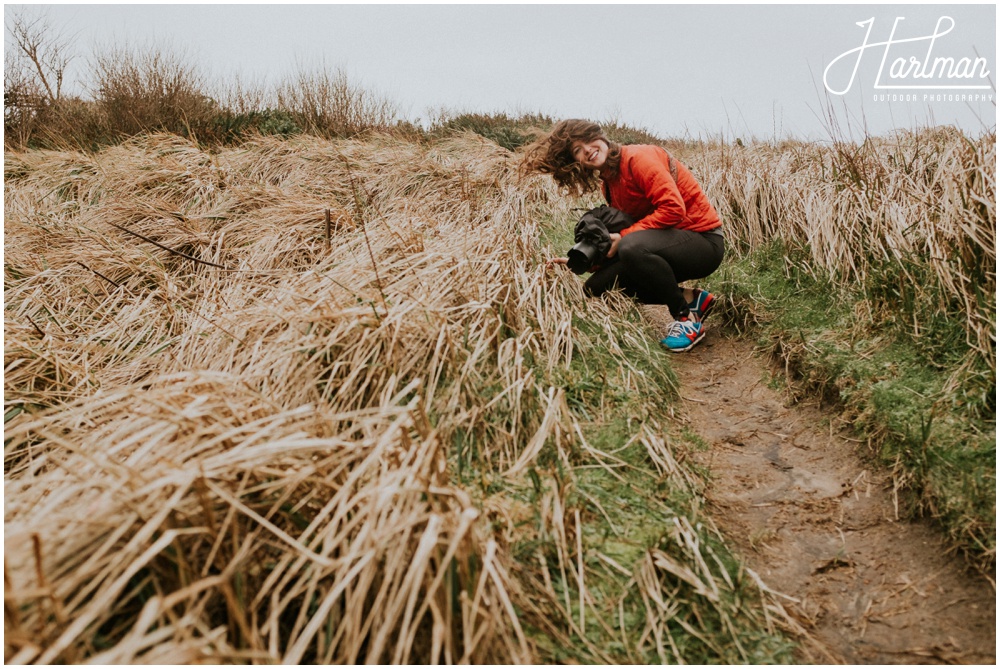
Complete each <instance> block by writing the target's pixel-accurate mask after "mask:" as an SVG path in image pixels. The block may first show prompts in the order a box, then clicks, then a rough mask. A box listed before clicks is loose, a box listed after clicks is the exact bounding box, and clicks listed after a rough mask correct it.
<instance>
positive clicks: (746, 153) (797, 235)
mask: <svg viewBox="0 0 1000 669" xmlns="http://www.w3.org/2000/svg"><path fill="white" fill-rule="evenodd" d="M685 157H686V159H687V160H688V162H689V163H690V164H691V165H692V168H693V169H694V171H695V172H696V174H698V176H699V179H701V180H702V183H703V184H704V185H705V188H706V191H707V193H708V195H709V197H710V199H711V200H712V202H713V203H715V205H716V207H717V208H718V209H719V214H720V216H721V217H722V219H723V220H724V221H727V222H728V228H729V231H730V233H731V234H730V239H731V240H732V241H734V242H735V243H736V247H737V248H738V249H742V250H747V249H758V248H762V247H764V246H766V245H768V244H769V243H770V242H772V241H774V240H782V241H784V242H785V243H786V245H787V246H788V247H789V248H794V249H804V251H805V253H806V254H807V257H808V258H809V262H808V263H805V264H804V265H803V266H801V267H800V268H799V269H800V270H802V271H805V272H808V273H818V274H821V275H824V276H826V277H828V278H830V279H833V280H834V281H836V282H839V283H841V284H847V285H850V284H856V283H863V284H867V285H869V286H873V287H877V288H878V289H879V290H880V292H882V293H884V294H885V295H887V296H889V295H891V296H894V299H893V300H892V306H891V308H892V311H893V312H894V313H893V314H882V316H883V317H893V316H895V315H896V314H900V313H901V314H903V316H904V317H905V318H907V319H911V320H912V330H913V334H914V336H915V337H917V338H919V337H920V336H921V332H922V328H921V324H922V322H923V321H924V320H925V319H926V318H927V317H929V316H931V315H932V314H931V313H930V312H935V313H940V314H941V315H944V316H945V317H947V318H957V319H959V320H960V321H961V322H962V323H963V324H964V327H965V331H966V333H967V340H968V344H969V346H970V348H971V349H972V350H973V351H974V355H976V356H978V358H979V359H980V361H981V362H982V364H984V365H985V366H986V367H987V368H989V369H990V370H991V371H992V372H993V373H994V374H995V373H996V353H995V345H996V135H995V134H984V135H982V136H981V137H979V138H978V139H971V138H969V137H966V136H965V135H963V134H962V133H961V132H960V131H958V130H955V129H954V128H948V127H940V128H932V129H925V130H921V131H918V132H900V133H899V134H898V135H896V136H893V137H876V138H868V139H866V140H865V141H864V142H862V143H860V144H857V143H849V142H838V143H834V144H832V145H829V146H822V145H818V144H803V143H795V142H788V143H783V144H781V145H777V146H775V145H770V144H753V145H750V146H746V147H743V146H733V145H719V146H717V147H710V148H707V149H705V150H699V151H691V152H689V153H688V154H686V155H685ZM886 284H888V285H886ZM907 308H909V309H910V310H911V311H914V312H919V313H912V314H911V313H909V312H907Z"/></svg>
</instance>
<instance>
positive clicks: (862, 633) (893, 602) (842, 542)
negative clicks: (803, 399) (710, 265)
mask: <svg viewBox="0 0 1000 669" xmlns="http://www.w3.org/2000/svg"><path fill="white" fill-rule="evenodd" d="M675 362H676V369H677V370H678V374H679V376H680V378H681V395H682V396H683V398H684V400H683V406H684V410H685V415H686V419H687V420H689V421H690V428H691V429H692V430H693V431H694V432H695V433H697V434H698V435H700V436H701V438H702V439H704V441H705V442H706V443H707V444H708V446H709V448H708V450H707V451H705V452H704V453H699V454H698V456H697V458H698V459H699V461H700V463H701V464H703V465H705V466H707V467H709V468H710V470H711V472H712V481H711V483H710V485H709V488H708V490H707V495H706V496H707V499H708V502H709V505H710V510H711V513H712V516H713V518H714V519H715V521H716V522H717V524H718V525H719V526H720V528H721V529H722V531H723V532H724V534H726V536H727V537H728V538H729V540H730V542H731V545H732V546H733V547H734V549H735V550H738V551H740V552H741V553H742V555H743V557H744V559H745V561H746V562H747V564H748V565H749V566H750V567H751V568H752V569H753V570H754V571H756V572H757V573H758V574H759V575H760V576H761V578H763V580H764V582H765V583H767V584H768V586H769V587H771V588H773V589H774V590H777V591H778V592H781V593H784V594H786V595H788V596H789V597H790V598H792V600H794V601H786V602H785V605H786V608H787V609H788V610H789V612H790V613H791V614H792V615H793V616H795V617H796V618H798V619H799V621H800V623H802V624H803V626H804V627H805V628H806V629H808V630H809V632H810V633H811V634H812V635H814V636H815V638H816V639H818V640H819V641H820V642H821V643H822V644H823V645H824V646H825V647H826V648H827V649H829V651H830V652H831V653H832V655H833V656H834V657H835V658H839V659H840V660H841V661H843V662H846V663H851V664H860V663H889V664H894V663H924V662H934V663H939V662H960V663H976V664H983V663H988V664H993V663H995V661H996V593H995V590H994V588H993V586H991V584H990V583H989V582H988V581H987V580H986V579H985V578H983V577H982V576H980V575H977V574H974V573H970V572H969V571H968V570H967V568H966V567H965V565H964V564H963V561H962V558H960V557H956V556H954V555H948V553H947V551H946V547H945V545H944V543H943V541H942V538H941V535H940V533H939V532H937V531H935V530H934V529H933V528H931V527H929V526H928V525H927V524H925V523H919V522H916V523H914V522H906V521H898V520H896V514H895V509H894V499H893V494H892V485H891V482H890V480H889V479H888V477H887V476H886V475H885V474H884V473H880V472H873V471H872V468H871V466H870V464H867V463H866V462H865V461H864V460H863V459H862V458H861V457H860V456H859V454H858V453H856V448H857V446H858V444H857V442H853V441H851V440H850V439H849V438H847V437H845V436H844V435H841V434H838V433H837V431H836V430H834V429H833V428H832V427H831V426H830V418H831V416H830V415H829V414H827V413H824V412H821V411H819V410H818V409H817V408H815V406H814V405H813V406H805V405H804V404H801V403H800V404H796V405H794V406H789V405H788V402H787V399H786V397H785V396H784V395H783V394H782V393H781V392H779V391H776V390H774V389H772V388H770V387H769V386H768V383H767V380H768V378H770V376H769V370H768V367H767V364H766V363H765V362H764V361H763V360H761V358H760V356H759V355H755V354H754V353H753V347H752V345H751V344H750V343H748V342H741V341H739V340H733V339H729V338H725V337H723V336H722V335H721V334H720V333H719V332H718V330H716V329H714V328H713V329H710V330H709V332H708V334H707V335H706V338H705V340H704V341H703V342H702V343H701V344H699V345H698V346H696V347H695V348H694V349H692V350H691V351H689V352H687V353H685V354H679V355H677V356H676V361H675ZM803 661H805V658H803Z"/></svg>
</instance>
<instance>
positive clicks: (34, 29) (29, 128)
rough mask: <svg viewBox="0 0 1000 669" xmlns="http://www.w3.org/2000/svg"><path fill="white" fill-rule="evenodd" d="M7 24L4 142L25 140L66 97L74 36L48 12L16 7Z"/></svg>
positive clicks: (19, 143)
mask: <svg viewBox="0 0 1000 669" xmlns="http://www.w3.org/2000/svg"><path fill="white" fill-rule="evenodd" d="M5 27H6V29H7V34H8V35H9V36H10V44H12V45H13V47H12V48H10V49H7V50H5V51H4V89H3V103H4V104H3V107H4V145H5V146H10V147H20V146H27V145H28V144H29V143H30V142H31V140H32V139H33V138H34V137H35V136H36V135H37V133H38V131H39V130H40V129H42V128H45V127H46V126H47V125H48V124H49V122H50V121H51V119H52V116H53V114H52V109H53V107H54V106H56V105H57V104H58V103H59V101H60V100H61V99H62V86H63V80H64V78H65V73H66V68H67V66H68V65H69V63H70V61H71V60H72V59H73V55H72V44H73V42H72V38H70V37H67V36H66V35H64V34H63V33H62V32H60V31H59V30H56V29H55V28H53V26H52V24H51V23H50V22H49V19H48V17H47V15H46V14H44V13H41V14H37V15H31V14H29V13H28V12H27V11H26V10H16V11H13V12H11V14H10V15H9V17H8V19H7V20H6V21H5Z"/></svg>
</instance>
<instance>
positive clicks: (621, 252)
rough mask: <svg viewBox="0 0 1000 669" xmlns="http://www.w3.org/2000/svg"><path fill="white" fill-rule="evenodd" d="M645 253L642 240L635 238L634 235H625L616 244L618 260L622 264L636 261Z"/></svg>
mask: <svg viewBox="0 0 1000 669" xmlns="http://www.w3.org/2000/svg"><path fill="white" fill-rule="evenodd" d="M646 252H647V249H646V247H645V246H644V245H643V244H642V240H641V239H639V238H637V237H636V236H635V234H631V235H625V236H624V237H622V239H621V241H620V242H618V259H619V260H620V261H622V262H625V263H628V262H629V261H632V260H636V259H637V258H639V257H641V256H642V255H643V254H645V253H646Z"/></svg>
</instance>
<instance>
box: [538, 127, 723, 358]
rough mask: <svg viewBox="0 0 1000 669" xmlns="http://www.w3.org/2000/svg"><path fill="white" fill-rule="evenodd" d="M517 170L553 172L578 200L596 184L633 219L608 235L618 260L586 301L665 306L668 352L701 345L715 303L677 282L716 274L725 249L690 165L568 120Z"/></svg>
mask: <svg viewBox="0 0 1000 669" xmlns="http://www.w3.org/2000/svg"><path fill="white" fill-rule="evenodd" d="M522 169H523V170H524V171H526V172H530V171H537V172H542V173H545V174H551V175H552V177H553V178H554V179H555V180H556V182H557V183H558V184H559V185H560V186H563V187H565V188H567V189H568V190H569V191H570V192H571V193H575V194H577V195H583V194H584V193H587V192H590V191H593V190H595V189H596V188H597V187H598V186H601V187H602V189H603V192H604V197H605V199H606V200H607V201H608V204H609V205H611V206H612V207H615V208H617V209H620V210H622V211H624V212H625V213H627V214H629V215H630V216H632V218H633V219H635V223H634V224H633V225H631V226H629V227H627V228H625V229H624V230H622V231H621V232H620V233H614V234H612V235H611V241H612V243H611V250H610V251H608V257H609V258H613V257H615V256H617V257H618V259H617V261H616V262H612V263H609V264H607V265H605V266H604V267H602V268H601V269H599V270H598V271H597V272H595V273H594V274H593V276H591V277H590V278H589V279H588V280H587V282H586V283H585V284H584V290H585V291H586V293H587V294H588V295H593V296H598V295H601V294H603V293H604V292H605V291H607V290H610V289H612V288H614V287H618V288H621V289H622V290H623V291H624V292H625V294H626V295H629V296H631V297H634V298H636V299H638V300H639V301H640V302H643V303H646V304H665V305H667V307H668V308H669V309H670V314H671V315H672V316H673V317H674V322H673V323H672V324H671V326H670V329H669V330H668V331H667V336H666V338H664V339H663V342H662V343H663V344H664V345H665V346H666V347H667V348H668V349H670V350H671V351H678V352H679V351H686V350H688V349H690V348H691V347H692V346H694V345H695V344H697V343H698V342H699V341H701V340H702V338H703V337H704V336H705V329H704V326H703V321H704V319H705V317H706V316H707V315H708V312H709V310H710V309H711V307H712V303H713V302H714V300H715V298H714V296H713V295H712V294H711V293H709V292H708V291H704V290H697V291H695V290H691V289H689V288H681V287H680V286H679V284H680V283H681V282H683V281H690V280H693V279H701V278H704V277H706V276H708V275H709V274H711V273H712V272H714V271H715V270H716V268H718V266H719V264H720V263H721V262H722V256H723V252H724V244H723V238H722V232H721V227H722V223H721V222H720V221H719V215H718V213H716V211H715V208H714V207H713V206H712V204H711V203H710V202H709V201H708V198H707V197H705V193H704V192H703V191H702V190H701V187H700V186H699V185H698V182H697V181H695V178H694V176H692V174H691V172H690V171H689V170H688V169H687V167H685V166H684V165H682V164H680V162H678V161H677V160H675V159H674V158H673V157H672V156H670V155H669V154H668V153H667V152H666V150H664V149H663V148H662V147H659V146H650V145H629V146H620V145H618V144H616V143H614V142H612V141H610V140H609V139H608V138H607V136H606V135H605V134H604V132H603V131H602V130H601V127H600V126H599V125H597V124H596V123H591V122H589V121H581V120H576V119H572V120H567V121H561V122H560V123H559V124H558V125H556V127H555V129H554V130H553V131H552V132H551V133H550V134H549V135H547V136H545V137H543V138H542V139H540V140H538V141H537V142H535V143H534V144H532V145H531V146H530V147H528V150H527V154H526V155H525V158H524V161H523V163H522ZM566 262H567V259H566V258H554V259H552V260H550V261H549V263H550V264H559V265H565V264H566Z"/></svg>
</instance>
